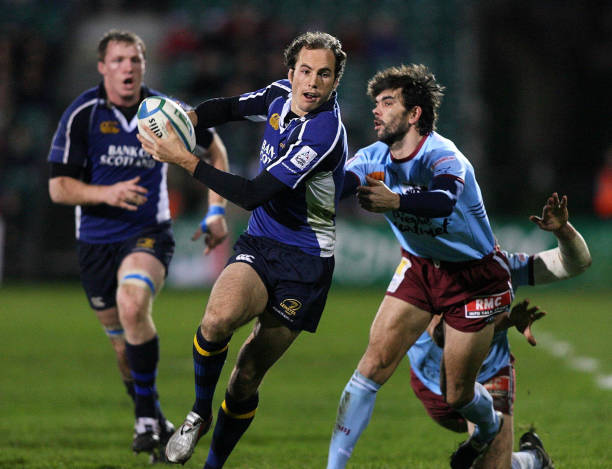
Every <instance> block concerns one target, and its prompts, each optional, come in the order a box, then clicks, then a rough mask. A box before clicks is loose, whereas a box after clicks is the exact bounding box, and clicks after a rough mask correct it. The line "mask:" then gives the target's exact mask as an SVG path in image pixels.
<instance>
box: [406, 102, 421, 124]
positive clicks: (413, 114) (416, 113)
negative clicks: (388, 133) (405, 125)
mask: <svg viewBox="0 0 612 469" xmlns="http://www.w3.org/2000/svg"><path fill="white" fill-rule="evenodd" d="M421 114H423V108H421V106H413V108H412V109H411V110H410V112H409V113H408V122H410V123H411V124H416V123H417V122H418V120H419V119H420V117H421Z"/></svg>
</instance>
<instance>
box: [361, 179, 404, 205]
mask: <svg viewBox="0 0 612 469" xmlns="http://www.w3.org/2000/svg"><path fill="white" fill-rule="evenodd" d="M366 181H367V182H368V185H367V186H359V187H357V200H358V201H359V205H361V208H363V209H365V210H368V211H370V212H378V213H380V212H388V211H389V210H396V209H398V208H399V201H400V199H399V194H396V193H395V192H393V191H392V190H391V189H389V188H388V187H387V185H386V184H385V183H384V181H379V180H378V179H374V178H373V177H370V176H366Z"/></svg>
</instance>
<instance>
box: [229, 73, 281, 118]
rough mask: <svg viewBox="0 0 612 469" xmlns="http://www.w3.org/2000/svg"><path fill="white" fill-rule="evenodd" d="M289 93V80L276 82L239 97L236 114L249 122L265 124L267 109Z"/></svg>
mask: <svg viewBox="0 0 612 469" xmlns="http://www.w3.org/2000/svg"><path fill="white" fill-rule="evenodd" d="M289 93H291V84H290V83H289V80H280V81H276V82H274V83H271V84H270V85H268V86H266V87H265V88H262V89H260V90H257V91H253V92H250V93H244V94H242V95H240V97H239V99H238V105H237V109H236V112H237V113H238V114H239V115H240V116H242V117H243V118H245V119H248V120H250V121H253V122H265V121H267V120H268V109H269V108H270V105H271V104H272V103H273V102H274V100H276V99H278V98H280V97H283V98H285V97H287V96H288V95H289Z"/></svg>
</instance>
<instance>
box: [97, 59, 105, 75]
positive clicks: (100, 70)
mask: <svg viewBox="0 0 612 469" xmlns="http://www.w3.org/2000/svg"><path fill="white" fill-rule="evenodd" d="M104 71H105V65H104V62H102V61H101V60H98V73H100V75H104Z"/></svg>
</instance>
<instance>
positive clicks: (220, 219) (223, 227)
mask: <svg viewBox="0 0 612 469" xmlns="http://www.w3.org/2000/svg"><path fill="white" fill-rule="evenodd" d="M202 235H204V244H205V245H206V247H205V248H204V255H205V256H206V255H207V254H209V253H210V252H211V251H212V250H213V249H214V248H216V247H217V246H218V245H219V244H221V243H222V242H223V241H225V238H227V236H228V235H229V230H228V228H227V221H226V220H225V216H223V215H213V216H212V217H210V218H207V219H206V231H202V228H201V227H198V229H197V230H196V231H195V233H194V234H193V236H192V237H191V240H192V241H197V240H198V239H200V238H201V237H202Z"/></svg>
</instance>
